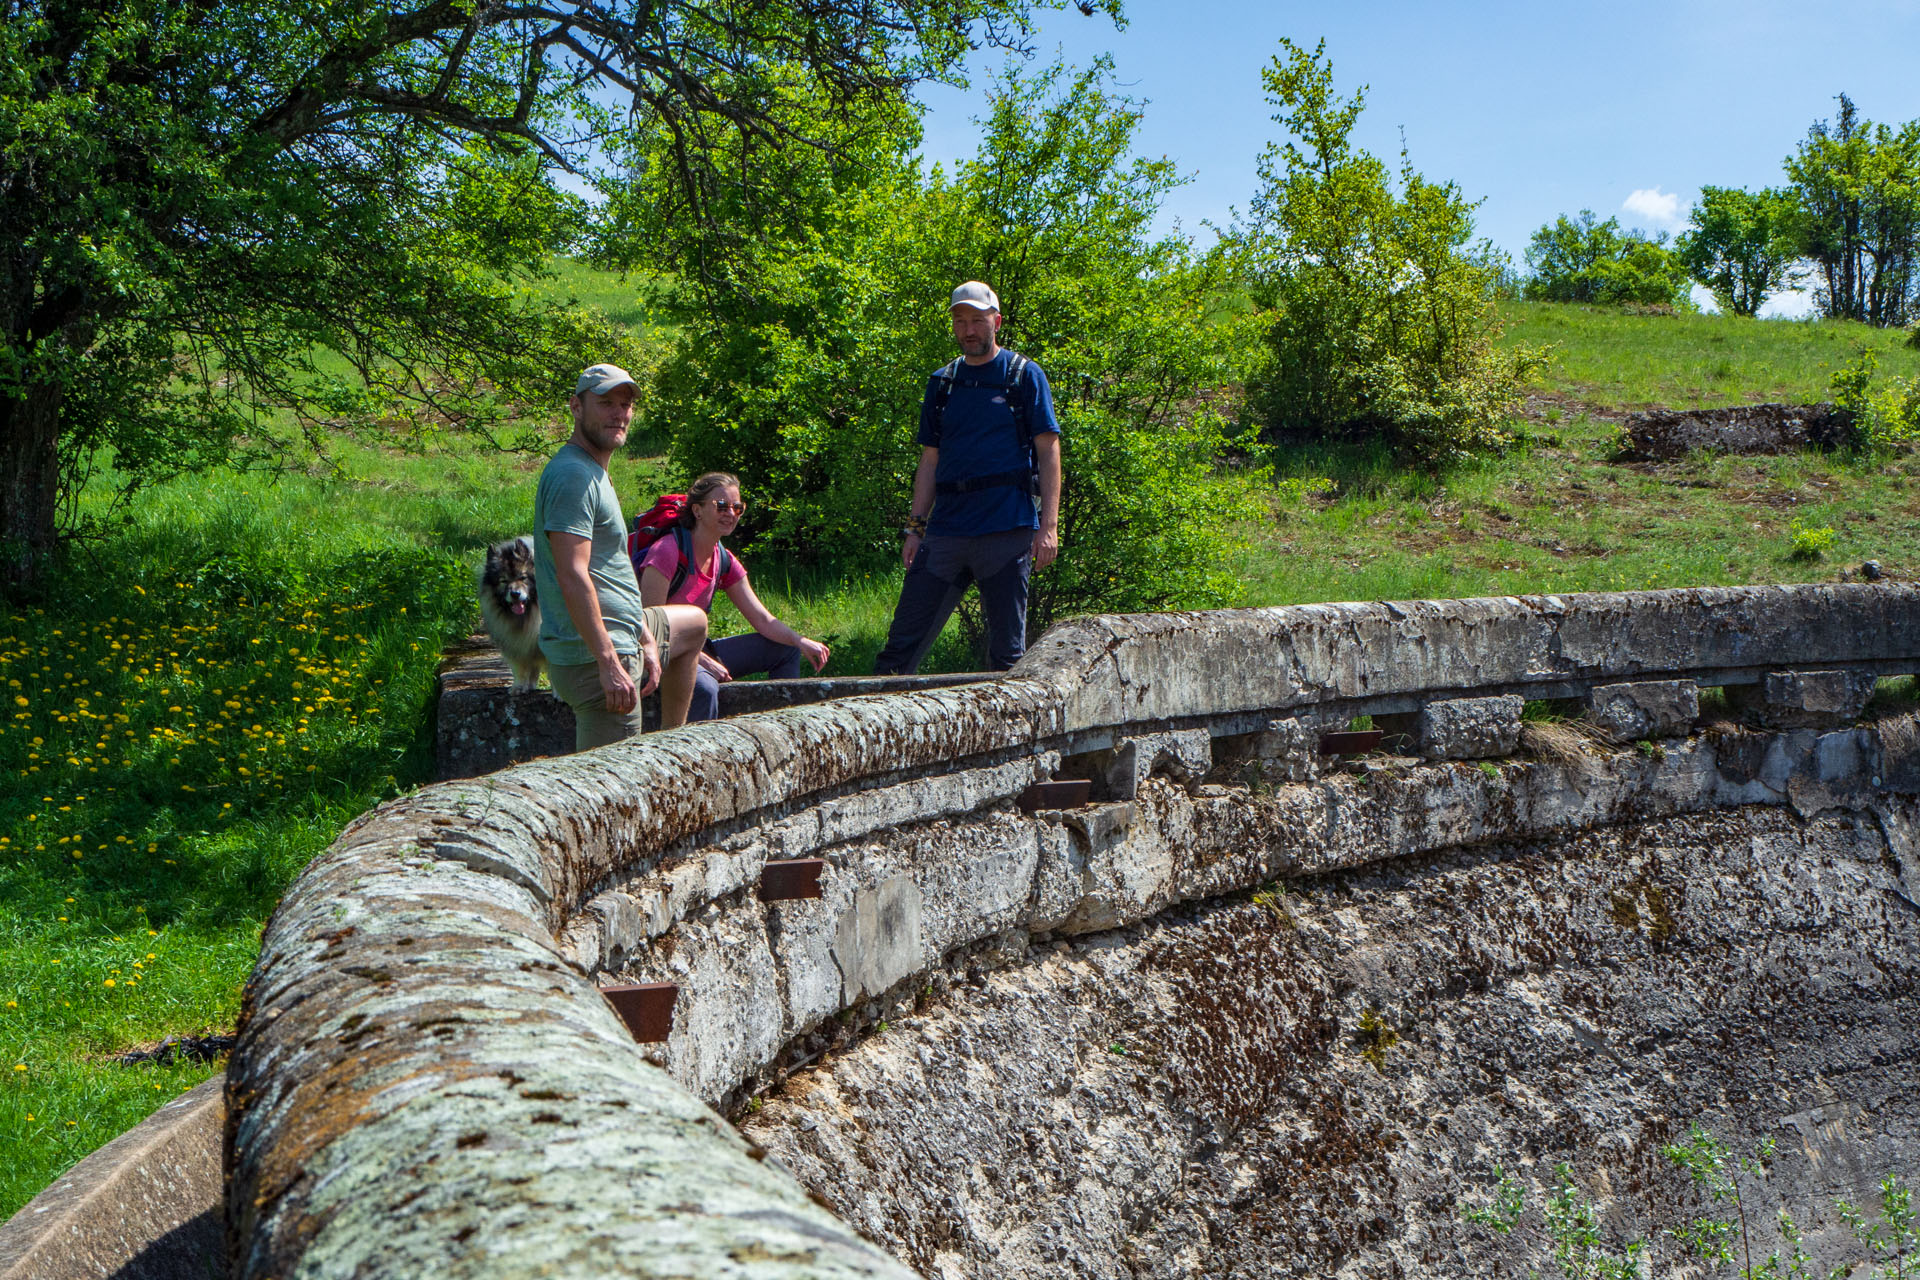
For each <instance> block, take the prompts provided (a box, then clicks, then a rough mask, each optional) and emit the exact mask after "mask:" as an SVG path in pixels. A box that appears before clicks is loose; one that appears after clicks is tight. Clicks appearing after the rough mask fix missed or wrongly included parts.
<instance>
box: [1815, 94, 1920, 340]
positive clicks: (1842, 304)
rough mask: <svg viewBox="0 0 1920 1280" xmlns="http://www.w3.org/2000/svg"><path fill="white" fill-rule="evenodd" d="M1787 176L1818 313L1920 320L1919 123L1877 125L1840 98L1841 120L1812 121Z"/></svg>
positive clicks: (1886, 321) (1893, 322)
mask: <svg viewBox="0 0 1920 1280" xmlns="http://www.w3.org/2000/svg"><path fill="white" fill-rule="evenodd" d="M1787 177H1788V178H1789V179H1790V180H1791V182H1792V184H1793V188H1792V189H1793V192H1794V194H1795V195H1796V196H1797V197H1798V200H1799V204H1800V213H1801V218H1800V227H1801V240H1800V246H1799V247H1800V252H1801V255H1802V256H1804V257H1806V258H1808V259H1809V260H1811V261H1812V263H1813V264H1814V268H1815V271H1816V273H1817V278H1818V280H1819V286H1818V288H1816V289H1815V291H1814V300H1815V302H1816V304H1817V305H1818V306H1819V308H1820V310H1821V312H1822V314H1824V315H1826V316H1828V317H1830V318H1833V319H1838V320H1859V321H1862V322H1864V323H1866V324H1873V325H1884V326H1898V325H1904V324H1906V323H1908V322H1909V321H1911V320H1912V319H1914V318H1915V317H1916V315H1920V121H1908V122H1907V123H1906V124H1904V125H1902V126H1901V127H1900V128H1898V129H1892V128H1889V127H1888V126H1886V125H1883V124H1874V123H1872V122H1871V121H1867V120H1863V119H1861V118H1860V116H1859V113H1858V111H1857V110H1856V109H1855V108H1854V105H1853V101H1852V99H1850V98H1848V97H1847V95H1846V94H1844V93H1843V94H1841V95H1840V114H1839V117H1838V118H1837V119H1836V120H1835V121H1834V122H1833V123H1832V124H1829V123H1828V122H1827V121H1825V120H1819V121H1815V122H1814V125H1813V127H1812V128H1811V129H1810V130H1808V132H1807V138H1806V141H1804V142H1802V143H1801V144H1800V149H1799V150H1798V151H1797V152H1795V153H1794V154H1793V155H1791V156H1789V157H1787Z"/></svg>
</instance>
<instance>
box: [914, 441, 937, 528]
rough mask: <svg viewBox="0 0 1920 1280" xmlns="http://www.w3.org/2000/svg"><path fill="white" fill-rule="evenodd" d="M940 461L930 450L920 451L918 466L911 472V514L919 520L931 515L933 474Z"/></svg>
mask: <svg viewBox="0 0 1920 1280" xmlns="http://www.w3.org/2000/svg"><path fill="white" fill-rule="evenodd" d="M939 465H940V459H939V456H938V455H937V454H935V453H934V452H933V451H931V450H922V451H921V454H920V465H919V466H917V467H915V468H914V471H913V514H914V515H916V516H919V517H920V518H921V519H923V520H924V519H925V518H926V517H928V516H930V515H932V514H933V473H934V471H935V470H936V469H937V468H938V467H939Z"/></svg>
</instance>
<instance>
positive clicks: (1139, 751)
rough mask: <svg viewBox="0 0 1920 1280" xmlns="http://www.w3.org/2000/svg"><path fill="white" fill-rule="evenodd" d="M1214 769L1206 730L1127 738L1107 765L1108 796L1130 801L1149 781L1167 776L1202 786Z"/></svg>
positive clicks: (1176, 731)
mask: <svg viewBox="0 0 1920 1280" xmlns="http://www.w3.org/2000/svg"><path fill="white" fill-rule="evenodd" d="M1212 767H1213V735H1212V734H1210V733H1208V732H1207V731H1206V730H1205V729H1175V730H1172V731H1171V732H1168V733H1148V734H1142V735H1141V736H1139V737H1137V738H1125V739H1123V740H1121V742H1120V743H1119V744H1118V745H1116V746H1115V747H1114V749H1113V754H1112V756H1111V758H1110V759H1109V760H1108V761H1107V765H1106V778H1105V782H1106V785H1107V796H1108V798H1109V799H1112V800H1131V799H1133V798H1134V797H1135V796H1136V795H1138V794H1139V792H1140V784H1141V783H1143V782H1145V781H1146V780H1147V779H1148V778H1152V777H1155V776H1164V777H1170V778H1173V779H1174V780H1175V781H1178V782H1186V783H1195V784H1197V783H1199V782H1200V781H1201V780H1202V779H1204V778H1205V777H1206V776H1207V770H1209V769H1211V768H1212Z"/></svg>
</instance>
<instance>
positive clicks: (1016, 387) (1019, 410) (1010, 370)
mask: <svg viewBox="0 0 1920 1280" xmlns="http://www.w3.org/2000/svg"><path fill="white" fill-rule="evenodd" d="M1007 354H1008V355H1010V356H1011V357H1012V359H1010V360H1008V361H1007V408H1009V409H1011V410H1012V411H1013V425H1014V429H1015V430H1017V431H1018V432H1019V433H1020V447H1021V448H1023V449H1032V448H1033V421H1032V419H1031V418H1030V417H1029V416H1028V413H1027V401H1026V397H1024V396H1022V395H1021V394H1020V392H1021V386H1020V383H1021V381H1022V379H1024V378H1025V377H1026V376H1027V366H1028V365H1030V364H1032V363H1033V361H1031V360H1029V359H1027V358H1026V357H1025V356H1023V355H1021V354H1020V353H1019V352H1018V351H1010V352H1008V353H1007Z"/></svg>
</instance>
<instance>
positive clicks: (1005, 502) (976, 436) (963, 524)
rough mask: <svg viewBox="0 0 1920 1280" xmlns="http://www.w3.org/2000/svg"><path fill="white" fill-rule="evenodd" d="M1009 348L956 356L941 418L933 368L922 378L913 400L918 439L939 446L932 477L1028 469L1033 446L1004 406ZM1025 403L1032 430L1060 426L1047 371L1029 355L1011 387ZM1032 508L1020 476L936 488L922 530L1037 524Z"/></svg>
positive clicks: (973, 532) (993, 529) (976, 531)
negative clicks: (921, 392) (969, 358)
mask: <svg viewBox="0 0 1920 1280" xmlns="http://www.w3.org/2000/svg"><path fill="white" fill-rule="evenodd" d="M1012 362H1013V353H1012V352H1011V351H1008V350H1007V349H1006V348H1005V347H1002V348H1000V350H999V351H998V352H997V353H996V354H995V355H994V357H993V359H991V360H989V361H987V362H986V363H985V364H978V365H976V364H968V363H967V362H966V361H965V360H962V361H961V362H960V370H959V372H958V373H957V374H956V375H955V376H954V380H953V390H952V392H951V393H950V394H949V395H948V397H947V411H946V413H945V414H944V415H943V418H944V421H943V422H936V421H935V420H934V418H935V415H934V409H933V406H934V393H935V389H936V388H937V386H938V385H939V374H937V373H936V374H935V375H934V376H933V377H930V378H928V379H927V393H926V396H925V397H924V398H923V399H922V400H921V402H920V443H921V444H923V445H930V446H932V447H934V448H936V449H938V450H940V462H939V465H938V466H937V467H936V468H935V469H934V473H933V478H934V481H935V482H936V483H937V484H948V483H952V482H954V481H959V480H977V479H980V478H981V477H983V476H996V475H1004V474H1008V473H1012V472H1021V473H1023V474H1024V473H1027V472H1031V471H1032V470H1033V469H1034V459H1033V449H1032V447H1031V446H1029V445H1026V444H1023V443H1022V442H1021V439H1020V426H1019V424H1018V423H1017V422H1015V421H1014V417H1013V410H1012V409H1010V408H1008V407H1007V392H1006V386H1007V371H1008V366H1009V365H1011V364H1012ZM1015 394H1016V395H1018V396H1019V397H1020V398H1021V399H1022V400H1024V401H1025V402H1026V405H1027V426H1028V429H1029V430H1030V431H1031V432H1032V433H1033V434H1034V435H1036V436H1037V435H1039V434H1040V433H1041V432H1043V431H1051V432H1054V433H1055V434H1058V433H1059V430H1060V424H1059V422H1058V421H1056V420H1055V419H1054V416H1053V392H1052V391H1051V390H1050V389H1049V388H1048V386H1047V375H1046V374H1044V373H1042V372H1041V371H1040V366H1039V365H1037V364H1034V363H1032V362H1031V361H1029V362H1028V363H1027V368H1026V372H1025V373H1023V374H1021V375H1020V386H1019V388H1018V389H1017V390H1016V392H1015ZM1039 527H1040V517H1039V513H1038V512H1037V511H1036V510H1035V509H1034V499H1033V495H1032V494H1031V493H1030V492H1029V491H1028V490H1027V488H1026V486H1025V485H1024V484H1010V485H996V486H994V487H993V488H991V489H975V490H974V491H973V492H971V493H937V494H936V495H935V496H934V499H933V514H932V516H931V517H930V518H929V519H928V520H927V532H928V533H929V534H940V535H943V536H947V537H962V538H970V537H976V536H978V535H980V534H983V533H1001V532H1003V531H1005V530H1008V529H1038V528H1039Z"/></svg>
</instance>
